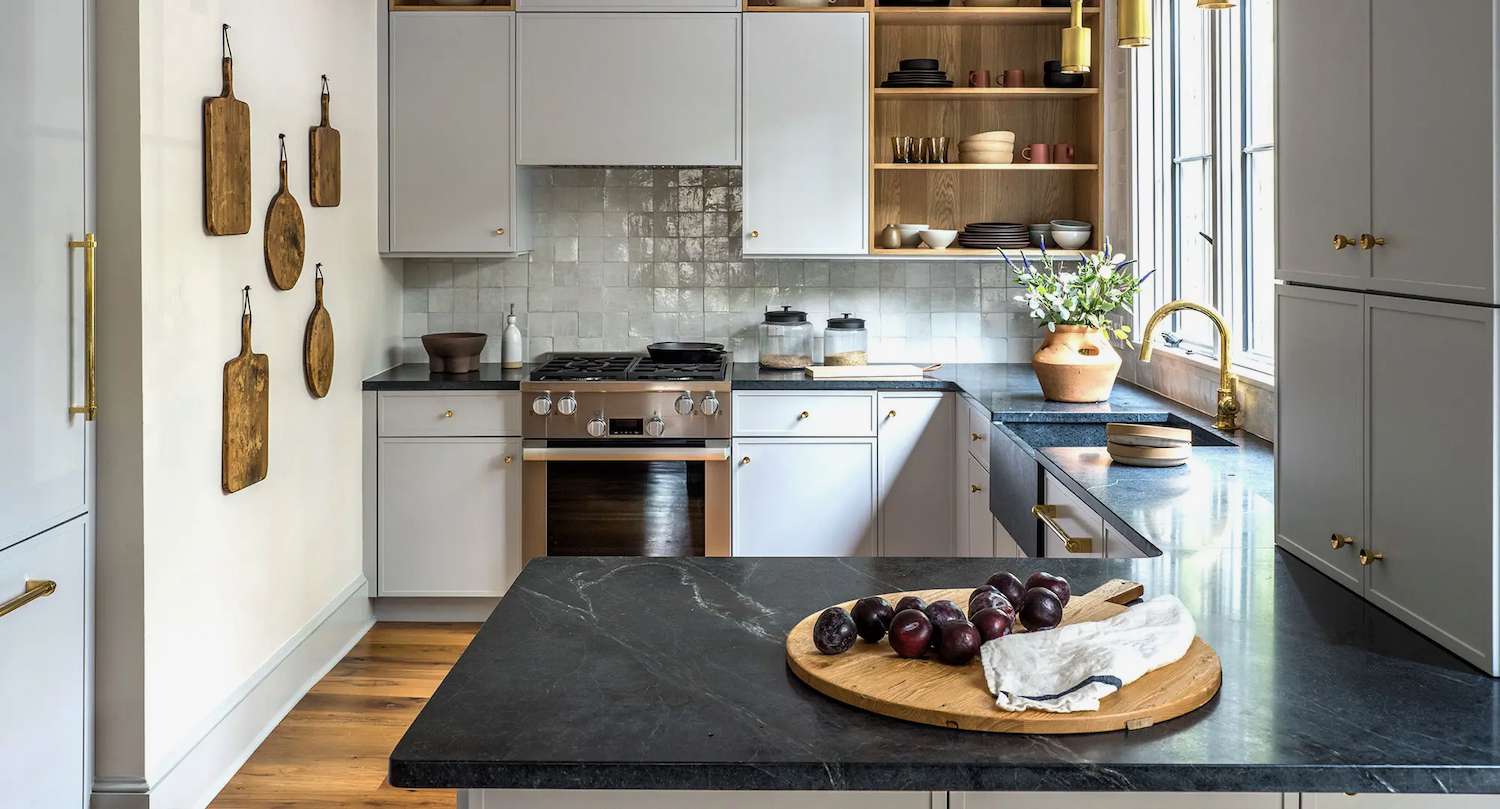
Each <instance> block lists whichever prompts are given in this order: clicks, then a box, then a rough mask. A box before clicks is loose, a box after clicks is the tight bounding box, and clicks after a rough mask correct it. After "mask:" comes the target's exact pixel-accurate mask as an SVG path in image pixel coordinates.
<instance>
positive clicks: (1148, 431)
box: [1104, 423, 1193, 466]
mask: <svg viewBox="0 0 1500 809" xmlns="http://www.w3.org/2000/svg"><path fill="white" fill-rule="evenodd" d="M1104 433H1105V436H1106V438H1107V441H1108V443H1106V444H1105V449H1106V450H1108V451H1109V457H1110V458H1112V459H1114V461H1115V463H1122V464H1126V465H1128V466H1181V465H1183V464H1185V463H1187V462H1188V458H1190V457H1192V454H1193V433H1192V431H1191V430H1184V429H1181V428H1178V427H1160V426H1157V425H1155V424H1119V423H1111V424H1106V425H1104Z"/></svg>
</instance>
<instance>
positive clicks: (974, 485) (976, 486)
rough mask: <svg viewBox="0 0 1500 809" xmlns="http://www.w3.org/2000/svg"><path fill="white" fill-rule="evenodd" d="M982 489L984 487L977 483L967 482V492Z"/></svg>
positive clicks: (976, 491) (974, 492) (975, 492)
mask: <svg viewBox="0 0 1500 809" xmlns="http://www.w3.org/2000/svg"><path fill="white" fill-rule="evenodd" d="M982 491H984V487H983V486H980V485H979V484H977V483H970V484H969V492H970V493H972V494H979V493H980V492H982Z"/></svg>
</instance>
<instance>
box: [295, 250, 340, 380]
mask: <svg viewBox="0 0 1500 809" xmlns="http://www.w3.org/2000/svg"><path fill="white" fill-rule="evenodd" d="M313 290H314V292H313V294H314V296H315V302H314V303H313V310H312V314H311V315H308V318H307V331H306V333H304V334H303V337H302V371H303V374H304V376H306V377H307V390H308V392H309V393H311V394H312V395H313V398H315V399H321V398H323V397H324V396H327V395H328V388H329V387H330V386H331V385H332V384H333V319H332V318H330V317H329V316H328V310H327V309H325V308H324V307H323V265H322V264H314V265H313Z"/></svg>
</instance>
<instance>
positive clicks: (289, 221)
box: [265, 134, 307, 289]
mask: <svg viewBox="0 0 1500 809" xmlns="http://www.w3.org/2000/svg"><path fill="white" fill-rule="evenodd" d="M276 137H277V138H278V139H279V140H280V142H281V188H279V189H278V190H277V191H276V196H274V197H272V198H271V208H270V210H268V211H266V237H265V247H266V272H267V273H269V274H270V276H271V283H272V284H275V285H276V288H277V289H291V288H292V287H294V286H296V285H297V279H298V278H300V277H302V259H303V256H304V254H305V252H306V249H307V241H306V238H307V232H306V230H305V229H304V227H303V224H302V208H301V206H299V205H298V204H297V200H296V198H295V197H293V196H292V191H291V189H290V188H288V187H287V183H286V135H285V134H281V135H277V136H276Z"/></svg>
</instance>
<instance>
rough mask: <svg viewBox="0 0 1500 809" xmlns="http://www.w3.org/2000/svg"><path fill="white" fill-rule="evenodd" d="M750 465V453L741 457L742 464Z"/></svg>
mask: <svg viewBox="0 0 1500 809" xmlns="http://www.w3.org/2000/svg"><path fill="white" fill-rule="evenodd" d="M749 465H750V456H749V455H746V456H745V457H743V458H741V459H740V466H749Z"/></svg>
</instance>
